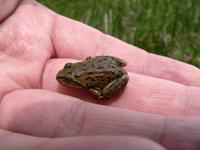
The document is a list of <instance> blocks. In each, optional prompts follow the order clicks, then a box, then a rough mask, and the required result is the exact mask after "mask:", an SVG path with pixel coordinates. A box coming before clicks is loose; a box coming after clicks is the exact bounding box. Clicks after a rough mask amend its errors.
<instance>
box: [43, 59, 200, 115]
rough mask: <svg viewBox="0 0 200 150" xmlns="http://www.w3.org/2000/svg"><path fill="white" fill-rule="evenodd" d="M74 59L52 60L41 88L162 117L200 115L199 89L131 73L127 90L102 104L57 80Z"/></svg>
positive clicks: (86, 92) (45, 72)
mask: <svg viewBox="0 0 200 150" xmlns="http://www.w3.org/2000/svg"><path fill="white" fill-rule="evenodd" d="M75 61H77V60H71V59H52V60H51V61H49V62H48V63H47V65H46V67H45V69H44V72H43V83H42V88H43V89H47V90H51V91H56V92H59V93H63V94H66V95H70V96H73V97H77V98H80V99H82V100H85V101H90V102H94V103H99V104H104V105H105V104H106V105H109V106H114V107H120V108H126V109H131V110H137V111H142V112H149V113H155V114H162V115H173V116H174V115H200V112H199V110H200V109H199V108H200V102H199V97H200V88H195V87H193V88H192V87H188V86H184V85H182V84H178V83H176V82H171V81H168V80H162V79H158V78H153V77H149V76H144V75H139V74H134V73H130V72H129V82H128V84H127V87H126V88H125V90H124V91H123V92H122V93H121V94H120V95H118V96H116V97H114V98H113V99H111V100H105V101H99V100H95V98H94V97H93V96H92V95H91V94H89V92H88V91H87V90H85V89H75V88H69V87H64V86H62V85H60V84H59V83H58V82H57V80H56V74H57V72H58V70H60V69H62V68H63V66H64V64H65V63H67V62H75Z"/></svg>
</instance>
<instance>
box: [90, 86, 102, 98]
mask: <svg viewBox="0 0 200 150" xmlns="http://www.w3.org/2000/svg"><path fill="white" fill-rule="evenodd" d="M89 92H90V93H92V94H93V95H94V96H95V97H96V98H98V99H103V96H102V94H101V89H99V88H95V89H94V88H90V89H89Z"/></svg>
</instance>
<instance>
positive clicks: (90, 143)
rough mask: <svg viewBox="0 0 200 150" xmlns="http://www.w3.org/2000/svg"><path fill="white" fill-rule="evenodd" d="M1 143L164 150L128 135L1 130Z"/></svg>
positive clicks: (40, 148)
mask: <svg viewBox="0 0 200 150" xmlns="http://www.w3.org/2000/svg"><path fill="white" fill-rule="evenodd" d="M0 138H1V140H0V144H1V147H2V148H3V149H4V150H16V149H20V150H35V149H37V150H57V149H59V150H65V149H68V150H90V149H95V150H105V149H109V150H116V149H119V150H120V149H125V150H129V149H130V150H131V149H135V150H145V149H148V150H151V149H152V150H155V149H156V150H164V148H163V147H161V146H160V145H159V144H156V143H155V142H153V141H150V140H147V139H143V138H138V137H128V136H127V137H126V136H124V137H123V136H113V137H112V136H92V137H73V138H59V139H56V138H54V139H51V138H39V137H33V136H27V135H23V134H19V133H18V134H17V133H13V132H9V131H5V130H0Z"/></svg>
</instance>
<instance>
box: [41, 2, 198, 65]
mask: <svg viewBox="0 0 200 150" xmlns="http://www.w3.org/2000/svg"><path fill="white" fill-rule="evenodd" d="M39 2H41V3H42V4H44V5H46V6H47V7H49V8H50V9H52V10H54V11H56V12H58V13H59V14H61V15H65V16H67V17H70V18H73V19H76V20H79V21H81V22H84V23H86V24H89V25H90V26H93V27H95V28H97V29H99V30H101V31H102V32H104V33H107V34H110V35H113V36H115V37H117V38H119V39H121V40H123V41H126V42H128V43H130V44H133V45H136V46H138V47H140V48H143V49H145V50H147V51H149V52H152V53H156V54H159V55H165V56H168V57H172V58H175V59H178V60H181V61H185V62H188V63H191V64H193V65H196V66H198V67H200V0H96V1H95V0H39Z"/></svg>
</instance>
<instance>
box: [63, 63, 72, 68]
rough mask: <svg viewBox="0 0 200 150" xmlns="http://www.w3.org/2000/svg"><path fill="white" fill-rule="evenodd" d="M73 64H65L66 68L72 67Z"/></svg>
mask: <svg viewBox="0 0 200 150" xmlns="http://www.w3.org/2000/svg"><path fill="white" fill-rule="evenodd" d="M71 66H72V63H67V64H65V66H64V68H71Z"/></svg>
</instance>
